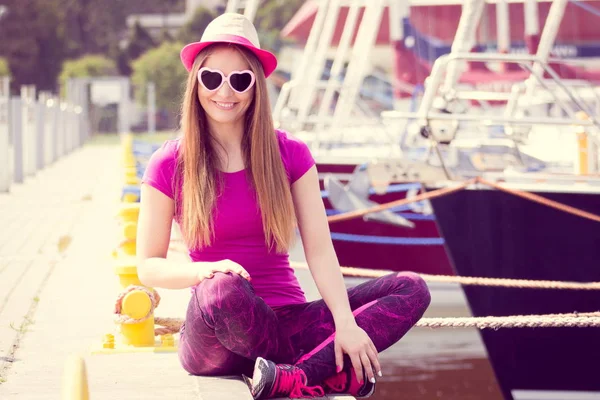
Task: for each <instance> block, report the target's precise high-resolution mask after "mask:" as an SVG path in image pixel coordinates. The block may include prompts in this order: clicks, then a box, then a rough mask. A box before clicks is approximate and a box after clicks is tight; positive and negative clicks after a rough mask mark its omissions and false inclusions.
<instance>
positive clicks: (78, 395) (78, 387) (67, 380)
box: [62, 355, 90, 400]
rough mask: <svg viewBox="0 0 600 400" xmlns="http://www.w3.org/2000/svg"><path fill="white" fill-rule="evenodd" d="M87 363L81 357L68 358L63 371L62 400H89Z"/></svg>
mask: <svg viewBox="0 0 600 400" xmlns="http://www.w3.org/2000/svg"><path fill="white" fill-rule="evenodd" d="M89 398H90V392H89V388H88V381H87V370H86V367H85V361H84V360H83V358H81V357H80V356H76V355H71V356H69V357H68V358H67V362H66V363H65V369H64V371H63V382H62V400H89Z"/></svg>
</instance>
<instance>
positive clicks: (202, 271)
mask: <svg viewBox="0 0 600 400" xmlns="http://www.w3.org/2000/svg"><path fill="white" fill-rule="evenodd" d="M215 272H223V273H225V274H226V273H229V272H232V273H235V274H238V275H240V276H241V277H242V278H244V279H246V280H248V281H250V280H252V278H250V274H249V273H248V271H246V270H245V269H244V267H242V266H241V265H240V264H238V263H236V262H235V261H231V260H221V261H217V262H212V263H202V265H201V266H200V268H199V269H198V275H197V276H198V283H200V282H202V281H203V280H205V279H210V278H212V277H214V276H215Z"/></svg>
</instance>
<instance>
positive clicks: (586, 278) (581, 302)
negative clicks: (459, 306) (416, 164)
mask: <svg viewBox="0 0 600 400" xmlns="http://www.w3.org/2000/svg"><path fill="white" fill-rule="evenodd" d="M536 194H538V195H541V196H543V197H546V198H549V199H551V200H555V201H558V202H561V203H564V204H568V205H570V206H573V207H577V208H580V209H583V210H586V211H588V212H591V213H593V214H596V215H600V195H598V194H576V193H536ZM432 205H433V209H434V212H435V215H436V221H437V224H438V227H439V229H440V232H441V234H442V236H443V237H444V239H445V243H446V246H447V251H448V254H449V255H450V258H451V263H452V266H453V268H454V270H455V273H456V274H457V275H462V276H482V277H498V278H513V279H535V280H556V281H577V282H590V281H600V223H598V222H593V221H590V220H587V219H583V218H581V217H577V216H573V215H570V214H568V213H566V212H563V211H559V210H556V209H552V208H549V207H547V206H544V205H541V204H538V203H534V202H532V201H530V200H525V199H521V198H518V197H516V196H513V195H510V194H506V193H502V192H499V191H494V190H465V191H461V192H457V193H455V194H452V195H449V196H445V197H441V198H437V199H434V200H432ZM464 291H465V294H466V296H467V299H468V302H469V305H470V307H471V311H472V313H473V315H474V316H507V315H522V314H550V313H572V312H574V311H577V312H592V311H599V310H600V292H599V291H574V290H542V289H508V288H486V287H475V286H466V287H464ZM481 336H482V339H483V341H484V343H485V346H486V348H487V351H488V355H489V357H490V361H491V363H492V365H493V367H494V370H495V373H496V377H497V379H498V383H499V384H500V386H501V387H502V390H503V392H504V395H505V397H506V398H507V399H512V396H511V391H512V390H515V389H526V390H581V391H600V375H599V374H598V367H597V365H598V362H599V361H600V328H510V329H500V330H498V331H494V330H490V329H486V330H482V331H481Z"/></svg>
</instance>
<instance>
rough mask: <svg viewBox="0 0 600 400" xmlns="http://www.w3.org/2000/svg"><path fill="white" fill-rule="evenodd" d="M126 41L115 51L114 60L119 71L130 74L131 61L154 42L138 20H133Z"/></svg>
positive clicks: (153, 44) (154, 44) (154, 45)
mask: <svg viewBox="0 0 600 400" xmlns="http://www.w3.org/2000/svg"><path fill="white" fill-rule="evenodd" d="M127 42H128V43H127V47H125V49H123V50H119V51H118V52H117V56H116V61H117V67H118V68H119V72H120V73H121V74H122V75H127V76H129V75H131V62H132V61H134V60H135V59H136V58H138V57H140V56H141V55H142V54H144V53H145V52H147V51H148V50H150V49H152V48H154V47H156V43H155V41H154V39H153V38H152V36H150V34H149V33H148V31H147V30H146V29H144V27H142V25H140V23H139V21H136V22H135V24H134V26H133V30H132V31H131V34H130V35H129V39H128V40H127Z"/></svg>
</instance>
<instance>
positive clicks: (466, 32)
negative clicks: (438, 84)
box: [442, 0, 485, 92]
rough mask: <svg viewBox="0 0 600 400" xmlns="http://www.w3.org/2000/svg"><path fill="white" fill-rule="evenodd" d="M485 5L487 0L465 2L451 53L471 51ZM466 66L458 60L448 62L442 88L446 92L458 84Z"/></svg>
mask: <svg viewBox="0 0 600 400" xmlns="http://www.w3.org/2000/svg"><path fill="white" fill-rule="evenodd" d="M484 7H485V0H469V1H466V2H465V3H463V5H462V13H461V15H460V20H459V21H458V28H457V29H456V34H455V36H454V41H453V42H452V48H451V50H450V53H452V54H453V53H466V52H469V51H471V49H472V48H473V45H474V44H475V34H476V33H477V25H478V24H479V21H480V20H481V16H482V15H483V9H484ZM464 66H465V62H464V61H458V60H456V61H451V62H450V63H449V64H448V70H447V72H446V80H445V81H444V86H443V89H442V90H443V91H444V92H449V91H451V90H452V88H453V87H454V85H456V82H457V81H458V79H459V77H460V74H461V73H462V71H463V68H464Z"/></svg>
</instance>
